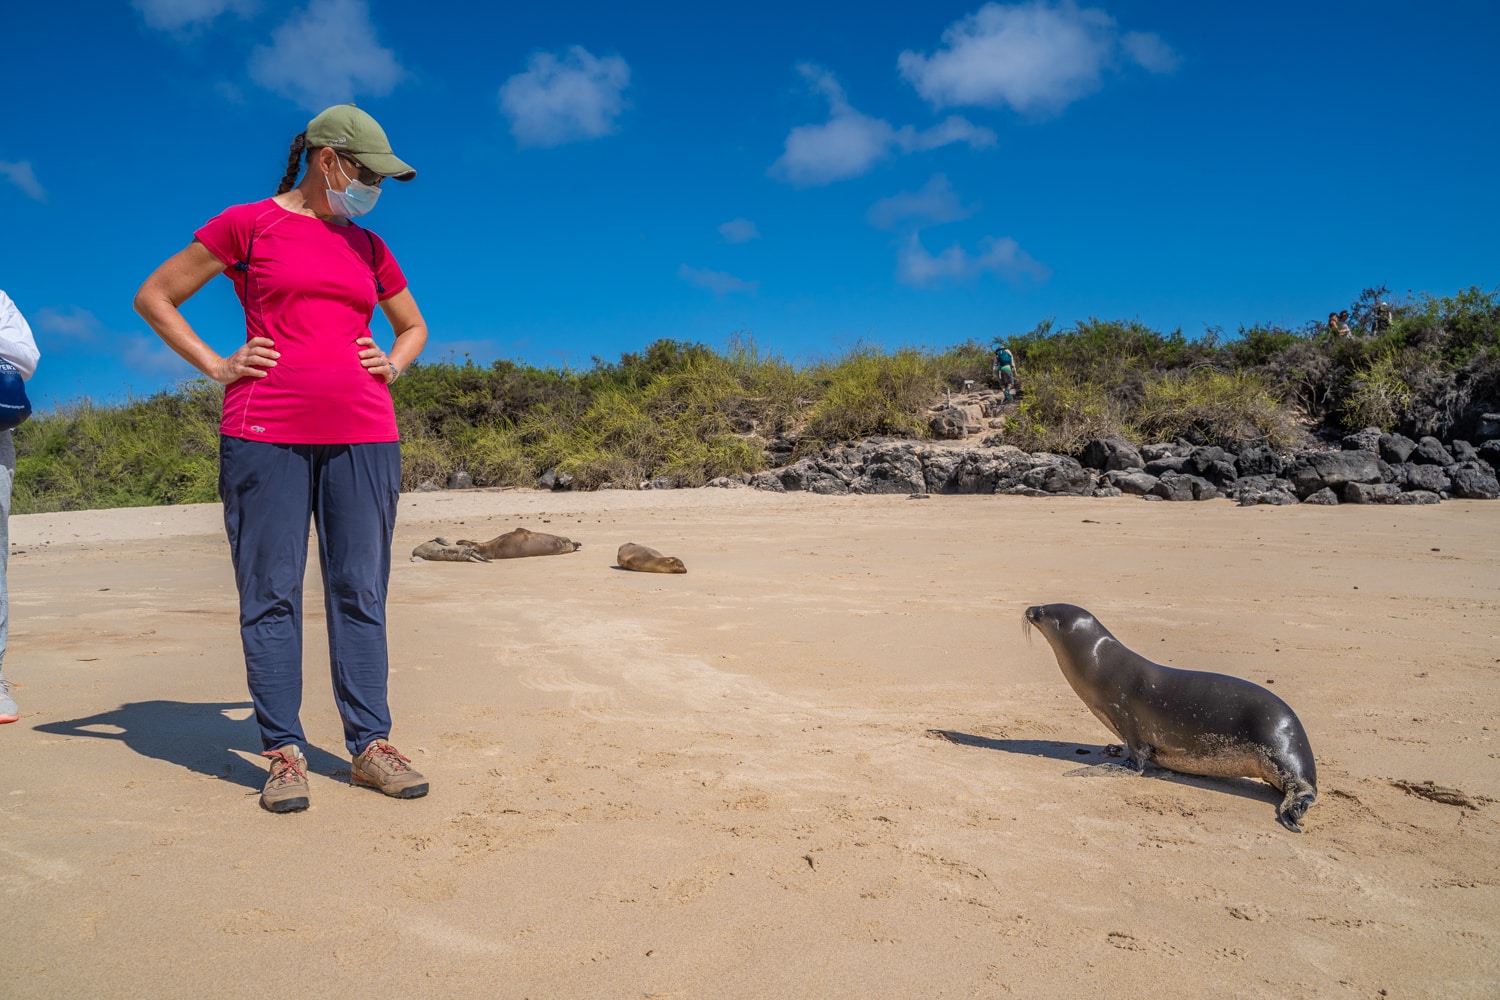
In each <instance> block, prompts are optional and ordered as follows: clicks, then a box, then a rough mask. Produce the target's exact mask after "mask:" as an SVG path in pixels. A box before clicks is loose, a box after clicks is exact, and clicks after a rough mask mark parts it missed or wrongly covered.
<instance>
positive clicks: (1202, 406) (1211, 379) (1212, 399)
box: [1135, 366, 1296, 450]
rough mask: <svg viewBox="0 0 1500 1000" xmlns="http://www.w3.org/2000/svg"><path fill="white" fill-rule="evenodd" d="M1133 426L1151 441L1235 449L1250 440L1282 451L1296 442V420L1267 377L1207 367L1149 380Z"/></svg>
mask: <svg viewBox="0 0 1500 1000" xmlns="http://www.w3.org/2000/svg"><path fill="white" fill-rule="evenodd" d="M1135 425H1136V427H1138V428H1139V430H1140V433H1141V434H1142V435H1144V436H1145V437H1147V438H1149V439H1151V440H1153V441H1170V440H1175V439H1176V438H1179V437H1181V438H1186V439H1187V440H1189V441H1193V442H1196V443H1199V444H1213V445H1219V446H1221V447H1226V448H1231V449H1233V450H1239V446H1240V445H1242V444H1245V443H1248V442H1254V443H1258V444H1259V443H1263V444H1269V445H1271V446H1272V447H1276V448H1281V447H1286V446H1288V445H1291V444H1292V443H1293V442H1294V441H1295V440H1296V431H1295V427H1294V424H1293V422H1292V421H1291V420H1290V419H1289V416H1288V414H1287V412H1286V409H1285V407H1283V406H1282V403H1281V400H1280V399H1278V398H1277V397H1276V395H1275V394H1274V393H1273V392H1272V391H1271V390H1270V388H1269V387H1268V386H1267V384H1266V381H1265V379H1264V378H1263V377H1261V376H1259V375H1257V374H1254V373H1252V372H1223V371H1219V370H1217V369H1215V368H1211V367H1207V366H1203V367H1199V368H1195V369H1190V370H1189V371H1186V372H1169V373H1167V374H1165V375H1163V376H1161V377H1160V378H1156V379H1153V380H1151V381H1149V382H1147V383H1146V386H1145V394H1144V398H1143V399H1142V401H1141V405H1140V409H1139V410H1138V411H1137V413H1136V414H1135Z"/></svg>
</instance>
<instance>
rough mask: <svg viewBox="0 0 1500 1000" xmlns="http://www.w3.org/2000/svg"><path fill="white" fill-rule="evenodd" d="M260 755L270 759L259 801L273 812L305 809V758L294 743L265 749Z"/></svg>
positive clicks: (300, 749)
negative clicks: (273, 748) (268, 771)
mask: <svg viewBox="0 0 1500 1000" xmlns="http://www.w3.org/2000/svg"><path fill="white" fill-rule="evenodd" d="M261 756H262V757H269V758H270V759H271V774H270V776H269V777H267V778H266V787H265V788H263V789H261V793H260V804H261V806H262V807H264V808H266V809H269V810H270V811H271V812H273V813H285V812H297V811H299V810H302V809H306V808H307V758H306V757H304V756H302V748H301V747H299V746H297V745H296V744H292V745H291V746H284V747H282V748H281V749H280V750H267V751H266V752H265V753H263V754H261Z"/></svg>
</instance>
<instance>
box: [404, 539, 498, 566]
mask: <svg viewBox="0 0 1500 1000" xmlns="http://www.w3.org/2000/svg"><path fill="white" fill-rule="evenodd" d="M421 559H428V560H431V561H432V562H489V560H488V559H486V558H485V557H484V556H482V555H480V554H479V553H478V552H475V551H474V546H472V545H470V544H469V543H468V542H459V543H457V544H456V545H455V544H454V543H453V542H450V541H448V539H446V538H434V539H432V541H430V542H423V543H422V544H421V545H418V546H417V547H416V548H414V549H412V550H411V561H412V562H417V561H418V560H421Z"/></svg>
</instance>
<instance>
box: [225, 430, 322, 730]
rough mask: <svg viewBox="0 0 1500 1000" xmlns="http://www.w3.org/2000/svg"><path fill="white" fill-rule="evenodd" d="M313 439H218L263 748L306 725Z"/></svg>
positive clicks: (248, 668) (248, 674)
mask: <svg viewBox="0 0 1500 1000" xmlns="http://www.w3.org/2000/svg"><path fill="white" fill-rule="evenodd" d="M311 451H312V446H309V445H288V444H269V443H266V442H264V441H246V440H244V439H242V438H235V437H227V436H226V437H221V438H220V439H219V496H220V497H221V498H222V499H223V501H224V528H225V531H226V532H227V534H228V535H229V552H230V555H231V557H232V558H233V560H234V578H235V583H236V584H238V586H239V592H240V642H241V644H242V645H243V646H244V650H245V677H246V680H247V682H248V684H249V687H250V699H251V701H253V702H254V703H255V721H256V722H257V723H259V725H260V738H261V743H262V744H263V746H262V749H264V750H277V749H280V748H282V747H285V746H287V745H289V744H296V745H297V746H299V747H305V746H306V745H307V737H306V736H305V735H304V734H303V732H302V721H301V718H300V713H301V710H302V577H303V574H304V572H305V571H306V569H307V529H308V523H309V521H310V520H311V517H312V502H313V475H312V455H311Z"/></svg>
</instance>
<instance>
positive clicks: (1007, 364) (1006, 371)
mask: <svg viewBox="0 0 1500 1000" xmlns="http://www.w3.org/2000/svg"><path fill="white" fill-rule="evenodd" d="M994 368H995V381H996V382H997V383H999V385H1000V388H1001V389H1003V390H1004V391H1005V401H1006V402H1007V403H1009V402H1010V401H1011V400H1012V399H1014V398H1015V397H1016V394H1017V392H1018V391H1019V386H1018V384H1017V382H1016V357H1015V355H1014V354H1011V353H1010V348H1008V347H1006V346H1005V345H1004V344H1001V345H1000V346H999V347H996V348H995V365H994Z"/></svg>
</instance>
